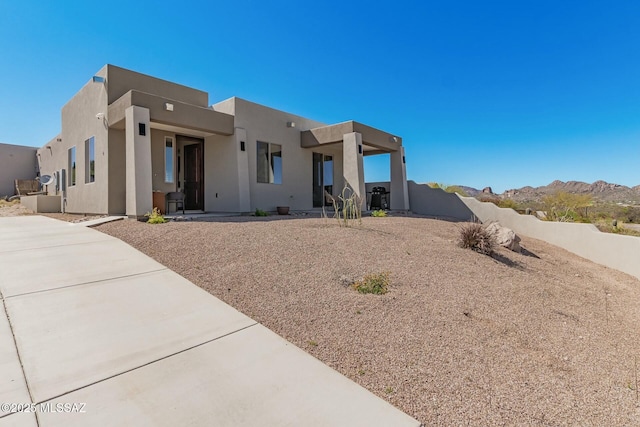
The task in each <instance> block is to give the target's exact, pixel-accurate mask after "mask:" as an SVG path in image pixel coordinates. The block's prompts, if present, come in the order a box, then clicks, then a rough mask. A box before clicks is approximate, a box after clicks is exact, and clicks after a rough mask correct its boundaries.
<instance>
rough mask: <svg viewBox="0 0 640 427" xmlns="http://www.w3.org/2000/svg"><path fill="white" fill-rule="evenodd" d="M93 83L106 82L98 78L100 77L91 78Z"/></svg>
mask: <svg viewBox="0 0 640 427" xmlns="http://www.w3.org/2000/svg"><path fill="white" fill-rule="evenodd" d="M91 80H92V81H93V82H94V83H104V82H106V80H105V78H104V77H100V76H93V78H92V79H91Z"/></svg>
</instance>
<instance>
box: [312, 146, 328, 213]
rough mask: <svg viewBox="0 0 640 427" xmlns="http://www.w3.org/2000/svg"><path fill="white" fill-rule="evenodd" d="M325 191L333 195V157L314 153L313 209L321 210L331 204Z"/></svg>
mask: <svg viewBox="0 0 640 427" xmlns="http://www.w3.org/2000/svg"><path fill="white" fill-rule="evenodd" d="M325 191H326V192H327V193H329V194H331V195H333V156H329V155H326V154H322V153H313V207H314V208H320V207H322V206H323V205H325V206H329V205H330V203H329V201H328V200H327V198H326V197H325Z"/></svg>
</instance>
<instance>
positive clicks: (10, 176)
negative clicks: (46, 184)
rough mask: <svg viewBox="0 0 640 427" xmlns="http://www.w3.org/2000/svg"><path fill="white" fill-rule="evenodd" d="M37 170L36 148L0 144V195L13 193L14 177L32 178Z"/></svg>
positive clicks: (14, 188)
mask: <svg viewBox="0 0 640 427" xmlns="http://www.w3.org/2000/svg"><path fill="white" fill-rule="evenodd" d="M37 172H38V162H37V160H36V148H35V147H26V146H22V145H11V144H0V197H4V196H13V195H14V194H15V192H16V191H15V190H16V186H15V180H16V179H34V178H35V177H36V173H37Z"/></svg>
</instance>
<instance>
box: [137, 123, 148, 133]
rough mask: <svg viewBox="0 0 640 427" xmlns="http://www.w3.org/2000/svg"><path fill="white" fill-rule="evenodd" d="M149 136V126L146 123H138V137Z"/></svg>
mask: <svg viewBox="0 0 640 427" xmlns="http://www.w3.org/2000/svg"><path fill="white" fill-rule="evenodd" d="M146 134H147V126H146V125H145V124H144V123H138V135H141V136H145V135H146Z"/></svg>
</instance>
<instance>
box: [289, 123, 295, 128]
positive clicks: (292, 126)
mask: <svg viewBox="0 0 640 427" xmlns="http://www.w3.org/2000/svg"><path fill="white" fill-rule="evenodd" d="M287 127H288V128H294V127H296V122H287Z"/></svg>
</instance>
